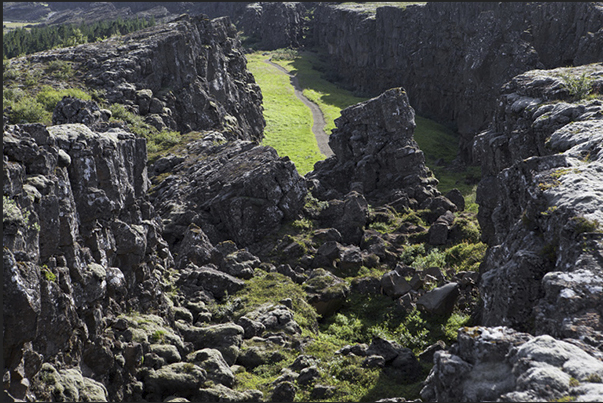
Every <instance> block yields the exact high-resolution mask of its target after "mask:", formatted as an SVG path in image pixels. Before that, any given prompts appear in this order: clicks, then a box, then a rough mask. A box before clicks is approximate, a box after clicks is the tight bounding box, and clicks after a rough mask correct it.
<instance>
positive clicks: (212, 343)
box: [180, 323, 244, 365]
mask: <svg viewBox="0 0 603 403" xmlns="http://www.w3.org/2000/svg"><path fill="white" fill-rule="evenodd" d="M180 331H181V333H182V334H183V336H184V340H185V341H188V342H191V343H193V346H194V348H195V349H198V350H201V349H204V348H213V349H216V350H218V351H219V352H220V353H222V357H224V360H225V361H226V362H227V363H228V365H233V364H234V363H235V362H236V360H237V357H238V356H239V349H240V347H241V344H242V342H243V333H244V330H243V328H242V327H241V326H238V325H235V324H234V323H223V324H218V325H210V326H204V327H199V326H186V325H181V326H180Z"/></svg>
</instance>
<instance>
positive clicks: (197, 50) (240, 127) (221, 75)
mask: <svg viewBox="0 0 603 403" xmlns="http://www.w3.org/2000/svg"><path fill="white" fill-rule="evenodd" d="M53 60H60V61H67V62H71V63H73V65H74V70H76V69H77V70H79V71H81V72H82V77H81V80H82V81H83V83H84V84H85V85H86V86H88V87H89V88H94V89H96V90H97V91H100V92H101V93H104V97H105V99H106V101H107V102H108V103H120V104H123V105H125V106H126V108H127V109H128V110H130V111H132V112H134V113H136V114H138V115H140V116H142V117H143V118H144V119H145V120H146V121H147V123H149V124H152V125H153V126H155V127H157V128H158V129H165V128H167V129H170V130H177V131H180V132H181V133H187V132H189V131H191V130H208V129H220V130H222V131H223V132H224V134H225V136H226V137H227V138H229V139H234V138H242V139H246V140H255V141H259V140H261V138H262V135H263V128H264V126H265V122H264V118H263V116H262V109H261V99H262V95H261V91H260V89H259V87H258V86H257V84H255V80H254V78H253V76H252V75H251V74H250V73H249V72H248V71H247V69H246V60H245V56H244V55H243V53H242V51H241V49H240V43H239V40H238V38H237V34H236V30H235V29H234V27H233V26H232V24H231V23H230V20H229V19H228V18H227V17H224V18H218V19H214V20H209V19H208V18H207V17H205V16H204V15H201V16H198V17H188V16H184V17H182V18H181V19H179V20H178V21H175V22H171V23H167V24H161V25H157V26H154V27H151V28H148V29H145V30H141V31H138V32H135V33H132V34H129V35H125V36H123V37H119V38H110V39H108V40H105V41H101V42H95V43H90V44H84V45H80V46H75V47H70V48H62V49H55V50H52V51H45V52H39V53H37V54H35V55H32V56H31V57H27V58H16V59H13V60H12V61H11V62H12V63H13V66H15V67H17V68H19V66H23V64H29V65H31V64H33V65H36V64H43V63H48V62H50V61H53ZM151 60H152V61H153V62H151Z"/></svg>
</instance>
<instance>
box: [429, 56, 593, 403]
mask: <svg viewBox="0 0 603 403" xmlns="http://www.w3.org/2000/svg"><path fill="white" fill-rule="evenodd" d="M602 72H603V66H602V65H601V64H600V63H598V64H591V65H585V66H580V67H575V68H559V69H554V70H534V71H529V72H526V73H524V74H521V75H519V76H517V77H515V78H513V79H512V80H511V81H510V82H508V83H507V84H505V86H504V87H503V88H502V90H501V92H502V95H501V96H500V98H499V103H498V108H497V109H496V111H495V113H494V118H493V121H492V125H491V127H490V129H489V130H487V131H485V132H483V133H481V134H480V135H478V136H477V137H476V141H475V144H474V152H475V155H476V159H478V160H480V161H481V162H482V170H483V173H484V177H483V179H482V181H481V182H480V184H479V187H478V195H477V196H478V197H477V201H478V203H479V204H480V211H479V216H478V218H479V221H480V224H481V227H482V229H483V238H484V240H485V241H487V242H488V244H489V248H488V251H487V253H486V257H485V259H484V261H483V262H482V264H481V266H480V277H481V278H480V280H479V286H480V294H481V297H482V300H483V306H482V307H481V312H480V313H481V319H480V321H481V324H483V325H484V327H476V328H463V329H461V331H460V332H459V336H458V341H457V343H456V344H455V345H453V346H452V347H451V348H450V350H449V351H439V352H436V354H435V356H434V367H433V369H432V371H431V373H430V375H429V377H428V378H427V380H426V382H425V387H424V389H423V390H422V391H421V396H422V398H423V399H425V400H429V401H433V400H435V401H512V402H525V401H552V400H558V399H566V400H567V399H571V400H572V401H599V400H601V399H602V398H603V388H601V371H602V370H603V363H602V361H603V355H602V354H601V351H600V346H601V342H602V341H603V328H602V327H601V321H600V316H601V310H600V307H601V303H602V301H601V287H602V286H603V276H602V271H601V269H602V267H603V242H602V240H603V236H602V231H601V222H603V221H602V220H603V214H602V211H603V204H602V200H603V179H602V178H603V175H602V174H603V165H602V164H603V160H602V157H603V149H602V148H601V145H602V144H603V135H602V133H603V130H602V128H603V126H601V122H602V120H603V119H602V118H603V103H602V102H601V100H600V99H598V98H593V97H588V93H589V92H594V93H595V94H596V93H598V94H600V93H601V90H602V89H603V82H602V80H601V78H600V77H601V75H602ZM576 83H581V84H579V85H578V84H576ZM485 326H490V327H485ZM521 332H524V333H521Z"/></svg>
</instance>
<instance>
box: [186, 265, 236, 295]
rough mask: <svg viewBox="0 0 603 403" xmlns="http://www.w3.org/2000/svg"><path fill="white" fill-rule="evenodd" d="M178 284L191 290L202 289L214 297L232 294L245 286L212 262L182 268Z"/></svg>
mask: <svg viewBox="0 0 603 403" xmlns="http://www.w3.org/2000/svg"><path fill="white" fill-rule="evenodd" d="M178 284H179V285H181V286H182V287H183V289H185V290H190V291H191V292H192V291H193V290H194V291H196V290H198V289H203V290H205V291H208V292H210V293H211V294H212V295H213V296H214V297H216V298H223V297H224V296H225V295H226V294H229V295H232V294H234V293H236V292H237V291H239V290H241V289H242V288H243V287H244V286H245V282H244V281H243V280H240V279H238V278H235V277H233V276H231V275H229V274H226V273H223V272H221V271H219V270H217V268H216V266H214V265H212V264H210V265H207V266H203V267H197V266H195V265H194V264H189V265H188V266H187V267H186V268H185V270H183V272H182V274H181V276H180V279H179V280H178Z"/></svg>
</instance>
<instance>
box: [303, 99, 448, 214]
mask: <svg viewBox="0 0 603 403" xmlns="http://www.w3.org/2000/svg"><path fill="white" fill-rule="evenodd" d="M414 116H415V115H414V110H413V109H412V108H411V107H410V105H409V103H408V97H407V94H406V92H405V91H404V90H403V89H402V88H394V89H390V90H388V91H386V92H384V93H383V94H381V95H380V96H378V97H376V98H373V99H370V100H368V101H365V102H361V103H359V104H356V105H353V106H351V107H349V108H346V109H344V110H343V111H342V112H341V117H339V118H338V119H336V120H335V125H336V126H337V128H336V129H335V130H333V134H331V136H330V137H329V146H330V147H331V149H332V150H333V152H334V153H335V155H334V156H332V157H330V158H328V159H326V160H324V161H320V162H318V163H317V164H316V166H315V169H314V171H312V172H311V173H309V174H308V175H306V178H308V179H309V180H310V181H312V182H313V185H314V193H315V194H316V196H317V197H318V198H320V199H323V200H328V199H329V198H342V196H343V195H345V194H347V193H348V192H350V191H358V192H359V193H361V194H363V195H364V197H365V198H366V199H367V201H369V202H370V203H372V204H377V205H379V204H385V203H391V202H395V203H396V204H397V206H398V207H399V208H400V207H409V206H411V207H413V208H417V207H418V206H419V204H421V203H424V202H426V200H427V199H429V198H434V197H437V196H439V192H438V191H437V189H436V184H437V180H436V179H435V178H434V177H433V175H432V174H431V172H430V171H429V169H428V168H427V166H426V165H425V156H424V155H423V152H422V151H421V150H420V149H419V147H418V145H417V143H416V142H415V140H414V139H413V132H414V129H415V126H416V125H415V120H414ZM450 204H452V203H450Z"/></svg>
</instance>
